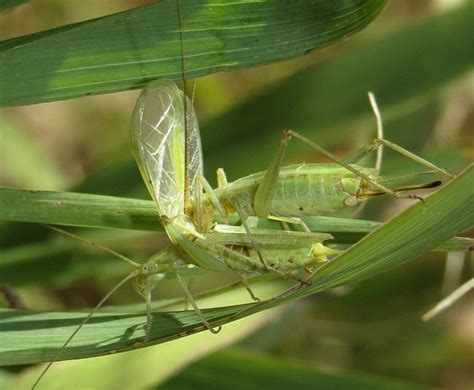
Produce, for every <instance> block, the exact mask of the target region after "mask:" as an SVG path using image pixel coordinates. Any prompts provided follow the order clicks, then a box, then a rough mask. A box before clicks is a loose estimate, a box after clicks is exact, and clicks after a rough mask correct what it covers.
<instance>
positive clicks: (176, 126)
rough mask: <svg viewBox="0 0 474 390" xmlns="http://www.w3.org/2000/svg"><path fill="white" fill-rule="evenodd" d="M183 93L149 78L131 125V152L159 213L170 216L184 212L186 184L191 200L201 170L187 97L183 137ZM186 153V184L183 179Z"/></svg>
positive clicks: (198, 144) (196, 133) (198, 143)
mask: <svg viewBox="0 0 474 390" xmlns="http://www.w3.org/2000/svg"><path fill="white" fill-rule="evenodd" d="M183 96H184V94H183V92H182V91H181V90H180V89H179V88H178V87H177V86H176V84H175V83H173V82H172V81H168V80H156V81H152V82H151V83H149V84H148V85H147V86H146V87H145V88H144V89H143V91H142V93H141V95H140V97H139V98H138V100H137V104H136V106H135V110H134V112H133V115H132V122H131V127H130V136H131V142H132V151H133V154H134V156H135V159H136V161H137V164H138V167H139V169H140V172H141V174H142V176H143V179H144V180H145V183H146V185H147V187H148V190H149V191H150V194H151V196H152V197H153V199H154V200H155V202H156V204H157V206H158V212H159V213H160V215H166V216H167V217H169V218H173V217H176V216H178V215H182V214H183V213H184V193H185V186H186V185H189V186H190V188H189V194H190V196H191V198H192V199H194V188H195V186H194V183H195V181H196V177H197V176H198V175H202V170H203V167H202V166H203V163H202V149H201V138H200V135H199V127H198V122H197V118H196V114H195V112H194V109H193V107H192V104H191V102H190V100H189V99H188V98H186V99H187V103H186V109H187V113H186V115H187V126H188V131H187V138H188V139H187V140H186V139H185V137H186V132H185V128H184V126H185V121H184V102H183ZM186 141H187V142H186ZM186 153H187V155H188V158H187V162H188V167H187V169H188V178H189V179H188V181H189V183H186V182H185V181H186V175H185V169H186V166H185V162H186V158H185V156H186Z"/></svg>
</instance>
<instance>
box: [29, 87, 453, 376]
mask: <svg viewBox="0 0 474 390" xmlns="http://www.w3.org/2000/svg"><path fill="white" fill-rule="evenodd" d="M370 100H371V103H372V107H373V108H374V112H375V114H376V118H377V122H378V137H377V139H376V140H375V141H374V142H373V143H371V144H369V145H367V146H366V147H363V148H361V149H360V150H358V151H356V152H355V153H354V154H353V155H352V156H350V157H349V158H348V159H346V160H344V161H340V160H338V159H337V158H336V157H335V156H334V155H332V154H331V153H329V152H327V151H326V150H324V149H322V148H321V147H319V146H318V145H317V144H315V143H313V142H312V141H310V140H309V139H307V138H306V137H304V136H302V135H300V134H298V133H296V132H294V131H285V132H284V133H283V136H282V138H281V141H280V145H279V147H278V148H277V151H276V153H275V156H274V158H273V159H272V161H271V163H270V166H269V167H268V169H267V170H266V171H265V172H260V173H256V174H253V175H250V176H246V177H243V178H241V179H238V180H236V181H234V182H231V183H229V182H228V181H227V179H226V176H225V174H224V171H223V170H218V173H217V181H218V187H217V188H216V189H212V187H211V186H210V184H209V183H208V182H207V181H206V179H205V178H204V176H203V157H202V150H201V140H200V134H199V129H198V122H197V119H196V115H195V113H194V110H193V109H192V104H191V102H190V100H189V99H188V98H187V97H185V94H184V93H183V92H182V91H181V90H179V88H178V87H177V86H176V85H175V84H174V83H173V82H171V81H164V80H160V81H154V82H151V83H150V84H149V85H148V86H147V87H146V88H145V89H144V90H143V92H142V94H141V95H140V97H139V99H138V101H137V105H136V108H135V111H134V113H133V118H132V124H131V140H132V149H133V153H134V155H135V158H136V160H137V163H138V166H139V169H140V172H141V174H142V176H143V178H144V180H145V183H146V185H147V187H148V189H149V191H150V194H151V195H152V197H153V199H154V200H155V202H156V205H157V209H158V212H159V214H160V220H161V223H162V224H163V226H164V228H165V230H166V232H167V234H168V236H169V238H170V240H171V242H172V244H173V245H171V246H170V247H168V248H166V249H164V250H163V251H160V252H159V253H157V254H156V255H154V256H153V257H152V258H151V259H150V260H148V261H147V262H146V263H144V264H139V263H136V262H134V261H132V260H130V259H127V258H125V257H123V256H122V257H121V258H122V259H125V260H126V261H128V262H129V263H131V264H132V266H133V268H134V269H133V271H132V272H131V273H130V274H129V275H127V277H125V278H124V279H123V280H122V281H121V282H119V283H118V284H117V285H116V286H115V287H114V288H113V290H112V291H110V292H109V294H107V295H106V297H104V299H102V300H101V302H99V304H98V305H97V306H96V307H95V309H94V310H93V311H92V312H91V313H89V315H88V316H87V317H86V318H85V319H84V320H83V322H82V323H81V325H79V327H78V328H77V329H76V330H75V331H74V332H73V333H72V334H71V336H70V337H69V338H68V340H66V342H65V344H64V345H63V347H62V348H61V349H60V350H59V351H58V353H57V355H56V358H55V359H53V361H51V362H50V364H49V365H48V366H47V367H46V369H45V370H44V371H43V374H42V375H41V377H42V376H43V375H44V373H45V372H46V371H47V369H48V368H49V367H50V366H51V364H52V363H53V362H54V361H55V360H57V359H58V357H59V355H60V354H61V351H62V350H63V349H64V348H65V347H66V345H67V344H68V343H69V342H70V340H71V339H72V338H73V337H74V336H75V334H77V332H78V331H79V330H80V329H81V327H82V326H83V325H84V324H85V323H86V322H87V321H88V319H89V318H90V317H91V316H92V315H93V314H94V313H95V312H96V311H97V310H98V309H99V308H100V307H101V306H102V305H103V304H104V302H105V301H106V300H107V299H108V298H109V297H110V296H111V295H112V294H113V293H114V292H115V291H116V290H117V289H118V288H119V287H120V286H122V285H123V284H124V283H125V282H127V281H129V280H132V279H133V280H134V285H135V288H136V290H137V291H138V292H139V293H140V294H141V295H142V296H143V297H144V298H145V301H146V308H147V325H146V335H145V339H144V342H145V343H147V342H148V341H149V338H150V335H151V329H152V327H151V326H152V315H151V300H152V298H151V292H152V290H153V288H154V287H155V286H156V284H157V283H158V282H159V281H160V280H162V279H163V277H164V275H165V274H167V273H174V274H175V275H176V278H177V280H178V282H179V283H180V284H181V286H182V288H183V291H184V293H185V295H186V298H187V300H188V302H189V303H190V304H191V305H192V306H193V308H194V310H195V312H196V314H197V315H198V317H199V318H200V320H201V322H202V324H203V326H205V327H206V328H208V329H209V330H210V331H211V332H213V333H215V332H217V329H214V328H213V324H211V323H209V322H208V321H207V320H206V319H205V317H204V316H203V314H202V313H201V311H200V310H199V308H198V305H197V304H196V302H195V300H194V299H193V297H192V295H191V293H190V291H189V289H188V287H187V285H186V283H185V281H184V280H183V275H182V273H183V271H184V270H185V269H186V268H187V267H189V265H195V266H198V267H200V268H203V269H205V270H208V271H222V270H225V269H231V270H234V271H236V272H238V273H239V274H240V275H242V280H243V282H244V284H245V279H246V276H247V275H256V274H262V273H267V272H273V273H276V274H279V275H282V276H285V277H289V278H294V279H296V280H298V281H300V282H303V283H309V282H310V279H311V277H312V275H313V273H314V271H315V270H316V269H317V268H318V267H319V265H320V264H321V263H323V262H325V261H327V260H328V258H329V257H332V256H334V255H337V254H338V253H340V250H339V249H337V248H331V247H328V246H326V245H325V243H326V242H327V241H329V240H331V238H332V237H331V235H329V234H325V233H317V232H311V231H310V230H309V229H308V228H307V226H306V225H305V223H304V221H303V217H305V216H318V215H328V214H331V213H335V212H337V211H339V210H341V209H344V208H348V207H355V206H357V205H358V204H360V203H362V202H364V201H366V200H367V199H369V198H371V197H374V196H378V195H381V194H388V195H391V196H394V197H410V198H418V197H416V196H412V195H407V194H406V193H404V192H403V191H404V190H406V189H413V188H427V187H432V186H435V185H437V184H438V182H434V183H429V184H428V185H423V186H409V187H403V188H396V189H391V188H388V187H387V186H386V185H385V183H386V179H384V178H382V177H380V165H381V159H382V148H381V147H382V145H385V146H388V147H390V148H392V149H394V150H395V151H397V152H399V153H401V154H402V155H405V156H407V157H409V158H411V159H413V160H415V161H417V162H419V163H421V164H422V165H424V166H426V167H428V168H429V169H431V170H435V171H437V172H439V173H442V174H445V175H447V176H449V177H452V175H450V174H449V173H448V172H446V171H445V170H443V169H441V168H438V167H436V166H435V165H433V164H432V163H430V162H428V161H426V160H424V159H421V158H420V157H418V156H415V155H413V154H412V153H411V152H408V151H407V150H405V149H403V148H401V147H400V146H398V145H395V144H393V143H390V142H389V141H386V140H384V139H383V134H382V124H381V119H380V114H379V112H378V109H377V106H376V104H375V99H374V97H373V96H372V95H370ZM291 138H297V139H299V140H301V141H302V142H304V143H306V144H307V145H308V146H309V147H311V148H313V149H315V150H316V151H318V152H320V153H321V154H323V155H324V156H326V157H327V158H328V159H330V160H332V161H333V163H331V164H295V165H289V166H283V159H284V154H285V150H286V148H287V145H288V143H289V141H290V139H291ZM375 149H376V150H377V151H378V152H377V163H376V165H375V168H365V167H362V166H359V165H355V164H354V162H356V161H357V160H359V159H360V158H362V157H363V156H365V155H366V154H367V153H369V152H370V151H372V150H375ZM236 217H238V218H237V220H238V222H237V223H236V224H232V225H231V224H230V223H229V221H231V220H233V221H235V220H236ZM266 218H268V219H273V220H277V221H279V222H280V223H281V226H282V228H281V229H272V230H268V229H263V228H259V227H255V224H254V223H253V222H255V221H259V219H266ZM218 221H222V222H223V223H218ZM289 225H294V226H295V227H297V230H296V231H295V230H294V229H291V230H290V229H289ZM245 285H246V284H245ZM246 287H247V289H248V290H249V292H250V294H251V296H252V297H253V298H254V299H257V298H256V297H255V296H254V294H253V293H252V292H251V290H250V288H249V287H248V286H247V285H246ZM41 377H40V378H38V381H37V382H36V383H38V382H39V380H40V379H41Z"/></svg>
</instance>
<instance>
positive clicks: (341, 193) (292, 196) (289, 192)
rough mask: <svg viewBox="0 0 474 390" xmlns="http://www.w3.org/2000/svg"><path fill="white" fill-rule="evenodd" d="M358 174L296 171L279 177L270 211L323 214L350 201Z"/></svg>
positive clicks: (357, 183) (340, 207) (351, 202)
mask: <svg viewBox="0 0 474 390" xmlns="http://www.w3.org/2000/svg"><path fill="white" fill-rule="evenodd" d="M360 185H361V179H360V178H358V177H350V176H349V175H347V176H330V175H318V174H316V175H311V174H300V175H294V176H289V177H283V178H280V180H279V182H278V186H277V191H276V193H275V197H274V198H273V202H272V206H271V209H270V210H271V214H273V215H284V216H299V215H327V214H332V213H334V212H336V211H338V210H341V209H343V208H345V207H347V206H349V205H352V204H353V203H354V200H355V199H356V195H357V191H358V190H359V188H360Z"/></svg>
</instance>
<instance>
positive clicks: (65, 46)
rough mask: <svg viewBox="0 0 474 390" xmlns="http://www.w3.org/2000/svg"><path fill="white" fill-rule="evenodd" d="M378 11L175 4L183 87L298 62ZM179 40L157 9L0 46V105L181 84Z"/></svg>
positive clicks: (301, 4) (277, 2)
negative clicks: (217, 75) (190, 81)
mask: <svg viewBox="0 0 474 390" xmlns="http://www.w3.org/2000/svg"><path fill="white" fill-rule="evenodd" d="M386 2H387V1H386V0H350V1H347V0H311V1H308V0H297V1H291V2H288V1H286V0H265V1H258V2H256V1H249V0H241V1H237V2H235V1H233V2H222V1H218V0H207V1H205V0H186V1H181V3H180V15H181V27H182V30H183V33H182V38H183V50H184V57H185V60H184V63H185V70H186V72H185V73H186V78H193V77H198V76H203V75H207V74H210V73H213V72H217V71H227V70H235V69H242V68H246V67H249V66H255V65H262V64H266V63H270V62H275V61H283V60H286V59H290V58H294V57H297V56H301V55H303V54H306V53H308V52H309V51H311V50H315V49H318V48H321V47H324V46H327V45H329V44H330V43H333V42H335V41H337V40H340V39H342V38H345V37H347V36H348V35H350V34H353V33H354V32H356V31H359V30H361V29H362V28H364V27H365V26H367V24H368V23H370V22H371V21H372V20H373V19H374V18H375V17H376V16H377V15H378V13H379V12H380V11H381V10H382V9H383V7H384V6H385V4H386ZM179 30H180V24H179V22H178V14H177V6H176V0H164V1H160V2H158V3H156V4H151V5H148V6H145V7H141V8H136V9H132V10H129V11H126V12H121V13H118V14H115V15H109V16H106V17H103V18H98V19H93V20H88V21H85V22H82V23H77V24H73V25H67V26H63V27H60V28H56V29H53V30H48V31H44V32H40V33H36V34H32V35H28V36H23V37H19V38H15V39H12V40H9V41H5V42H3V43H0V75H2V76H1V77H0V105H3V106H7V105H8V106H10V105H19V104H32V103H39V102H46V101H52V100H59V99H67V98H72V97H76V96H84V95H91V94H99V93H108V92H115V91H123V90H127V89H132V88H139V87H141V86H143V85H144V84H145V83H146V82H147V81H150V80H152V79H155V78H158V77H162V78H168V79H175V80H176V79H179V80H180V79H181V78H182V74H183V73H182V72H183V70H182V63H181V60H180V58H181V57H182V51H181V50H182V49H181V44H180V42H181V34H180V33H179ZM98 37H100V38H98ZM31 64H34V66H33V67H32V66H31Z"/></svg>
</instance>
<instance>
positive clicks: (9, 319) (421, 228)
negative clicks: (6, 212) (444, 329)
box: [0, 165, 474, 365]
mask: <svg viewBox="0 0 474 390" xmlns="http://www.w3.org/2000/svg"><path fill="white" fill-rule="evenodd" d="M473 202H474V165H471V166H470V167H468V168H467V169H466V170H465V171H464V172H463V173H462V174H461V175H459V176H458V177H457V178H456V179H454V180H453V181H451V182H450V183H449V184H447V185H446V186H445V187H444V188H442V189H441V190H440V191H438V192H437V193H435V194H433V195H431V196H430V197H428V198H426V200H425V201H424V202H418V203H417V204H415V205H414V206H412V207H410V208H409V209H407V210H405V211H404V212H403V213H401V214H400V215H398V216H397V217H395V218H394V219H393V220H391V221H390V222H388V223H386V224H384V225H382V226H381V227H380V228H378V229H376V230H375V231H373V232H372V233H370V234H369V235H368V236H367V237H365V238H364V239H362V240H361V241H360V242H358V243H357V244H355V245H354V246H353V247H351V248H350V249H349V250H348V251H346V252H345V253H343V254H342V255H341V256H340V257H339V258H337V259H335V260H334V261H332V262H330V263H328V264H327V266H324V267H322V268H321V269H320V271H319V272H317V274H316V275H315V278H314V281H313V284H312V285H311V286H305V287H303V286H301V285H297V286H295V287H293V288H291V289H290V290H287V291H285V292H284V293H282V294H280V295H279V296H277V297H275V298H273V299H270V300H266V301H263V302H261V303H257V304H247V305H239V306H227V307H214V308H211V309H206V310H204V315H205V317H206V318H207V319H208V320H209V321H210V322H211V323H212V324H213V325H219V324H225V323H228V322H230V321H234V320H236V319H239V318H243V317H246V316H248V315H251V314H253V313H257V312H259V311H262V310H266V309H269V308H272V307H275V306H278V305H281V304H283V303H285V302H288V301H290V300H294V299H299V298H302V297H304V296H307V295H310V294H313V293H315V292H319V291H323V290H326V289H329V288H333V287H335V286H338V285H341V284H344V283H348V282H351V281H354V280H361V279H363V278H367V277H370V276H374V275H376V274H378V273H380V272H383V271H386V270H388V269H390V268H393V267H396V266H399V265H401V264H403V263H405V262H407V261H409V260H412V259H414V258H415V257H417V256H418V255H420V254H422V253H424V252H426V251H429V250H431V249H432V248H434V247H435V246H436V245H437V244H438V243H439V242H442V241H444V240H447V239H448V238H450V237H452V236H454V235H455V234H456V233H458V232H460V231H463V230H464V229H466V228H468V227H469V226H471V225H472V224H474V209H473V208H472V207H471V205H472V204H473ZM83 316H84V314H83V313H54V312H45V313H37V312H32V311H21V310H1V311H0V332H2V337H3V342H2V344H1V345H0V348H1V349H0V364H5V365H8V364H25V363H34V362H42V361H49V360H51V359H52V358H53V357H54V355H55V352H56V351H57V348H58V347H59V346H60V345H61V341H62V340H65V339H66V338H67V336H68V335H70V333H71V331H72V330H73V329H74V327H75V326H77V325H78V324H79V323H80V322H81V320H82V318H83ZM153 317H154V320H153V329H152V336H151V342H150V344H149V345H152V344H156V343H161V342H165V341H168V340H171V339H175V338H179V337H182V336H185V335H189V334H192V333H195V332H199V331H201V330H204V326H203V325H202V323H201V322H200V320H199V319H198V318H197V317H196V315H195V313H194V312H192V311H186V312H166V313H158V314H154V315H153ZM143 324H144V316H143V315H139V314H131V313H129V312H123V313H120V312H118V311H115V310H114V312H113V314H112V313H101V314H98V315H97V316H95V317H93V318H92V320H91V321H90V324H88V325H86V326H84V328H83V329H82V330H81V332H79V334H78V336H77V338H76V339H75V340H74V341H73V343H72V344H71V346H70V347H69V348H66V349H65V350H64V353H63V355H62V356H61V359H73V358H79V357H86V356H98V355H103V354H106V353H114V352H121V351H127V350H130V349H135V348H137V345H136V343H137V341H139V340H141V339H142V338H143V336H144V331H143ZM53 330H54V332H53Z"/></svg>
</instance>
